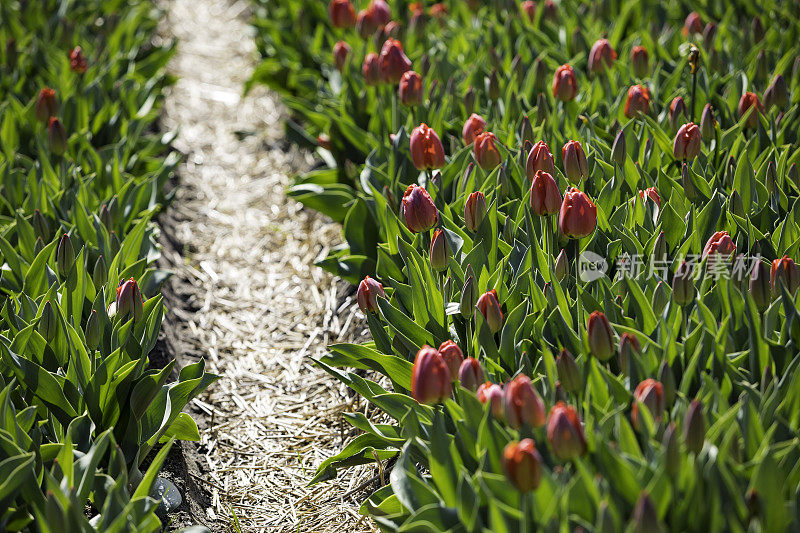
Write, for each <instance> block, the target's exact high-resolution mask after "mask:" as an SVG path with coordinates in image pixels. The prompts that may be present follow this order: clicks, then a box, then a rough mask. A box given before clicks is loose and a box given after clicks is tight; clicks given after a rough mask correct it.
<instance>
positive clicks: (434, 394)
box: [411, 344, 450, 405]
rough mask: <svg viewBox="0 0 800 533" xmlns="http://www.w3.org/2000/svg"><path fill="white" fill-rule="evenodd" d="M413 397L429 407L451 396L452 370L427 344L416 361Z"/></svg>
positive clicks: (412, 375)
mask: <svg viewBox="0 0 800 533" xmlns="http://www.w3.org/2000/svg"><path fill="white" fill-rule="evenodd" d="M411 396H412V397H413V398H414V399H415V400H417V401H418V402H419V403H422V404H427V405H434V404H437V403H441V402H443V401H444V400H446V399H447V398H448V397H449V396H450V370H448V368H447V364H446V363H445V362H444V359H442V356H441V355H440V354H439V352H438V351H436V349H435V348H431V347H430V346H428V345H427V344H426V345H425V346H423V347H422V348H421V349H420V351H418V352H417V356H416V358H415V359H414V366H413V367H412V369H411Z"/></svg>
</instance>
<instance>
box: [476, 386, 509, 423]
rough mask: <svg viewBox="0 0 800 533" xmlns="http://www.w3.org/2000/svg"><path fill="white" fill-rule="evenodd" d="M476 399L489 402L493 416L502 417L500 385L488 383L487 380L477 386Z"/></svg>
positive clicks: (501, 390) (501, 391)
mask: <svg viewBox="0 0 800 533" xmlns="http://www.w3.org/2000/svg"><path fill="white" fill-rule="evenodd" d="M477 396H478V401H480V402H481V403H489V404H490V405H491V408H492V415H494V417H495V418H498V419H502V418H503V389H501V388H500V385H497V384H495V383H489V382H488V381H487V382H486V383H484V384H483V385H481V386H480V387H478V392H477Z"/></svg>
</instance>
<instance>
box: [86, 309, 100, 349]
mask: <svg viewBox="0 0 800 533" xmlns="http://www.w3.org/2000/svg"><path fill="white" fill-rule="evenodd" d="M84 335H85V336H86V346H87V347H88V348H89V350H90V351H92V352H93V351H95V350H96V349H97V347H98V346H99V345H100V318H99V317H98V316H97V311H95V310H94V309H92V313H91V314H90V315H89V320H87V321H86V331H85V332H84Z"/></svg>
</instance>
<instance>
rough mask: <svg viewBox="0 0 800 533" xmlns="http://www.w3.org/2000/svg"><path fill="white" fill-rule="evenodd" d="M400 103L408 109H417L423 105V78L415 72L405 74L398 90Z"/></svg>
mask: <svg viewBox="0 0 800 533" xmlns="http://www.w3.org/2000/svg"><path fill="white" fill-rule="evenodd" d="M397 94H398V96H399V98H400V103H401V104H403V105H404V106H406V107H415V106H418V105H420V104H421V103H422V78H421V77H420V75H419V74H417V73H416V72H414V71H413V70H409V71H407V72H404V73H403V77H402V78H400V83H399V85H398V88H397Z"/></svg>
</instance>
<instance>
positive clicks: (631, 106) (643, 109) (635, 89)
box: [625, 85, 650, 118]
mask: <svg viewBox="0 0 800 533" xmlns="http://www.w3.org/2000/svg"><path fill="white" fill-rule="evenodd" d="M649 111H650V91H649V90H648V89H647V87H645V86H644V85H632V86H631V87H630V88H629V89H628V97H627V99H626V100H625V117H626V118H634V117H636V116H638V115H639V113H641V114H642V115H646V114H647V113H648V112H649Z"/></svg>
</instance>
